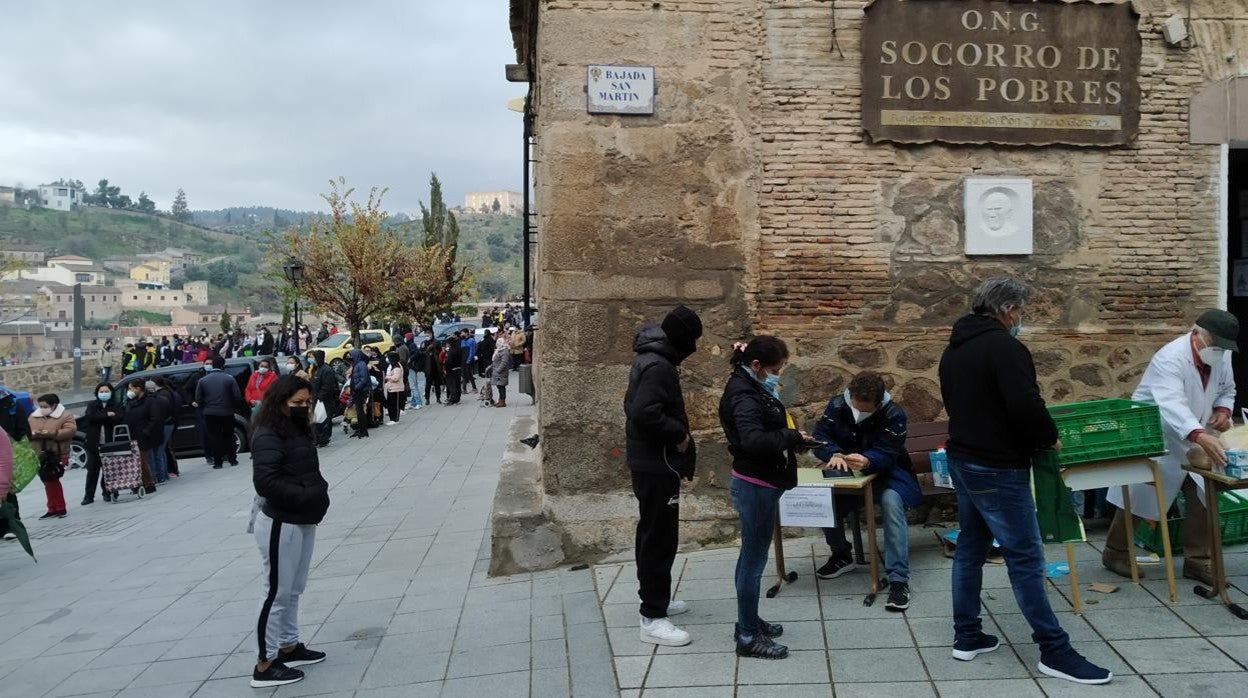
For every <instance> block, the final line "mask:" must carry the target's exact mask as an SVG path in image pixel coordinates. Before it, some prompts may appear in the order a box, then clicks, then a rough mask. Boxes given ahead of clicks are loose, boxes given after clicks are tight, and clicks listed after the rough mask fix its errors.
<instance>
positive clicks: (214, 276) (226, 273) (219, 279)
mask: <svg viewBox="0 0 1248 698" xmlns="http://www.w3.org/2000/svg"><path fill="white" fill-rule="evenodd" d="M207 272H208V283H210V284H212V285H213V286H218V287H220V288H236V287H237V286H238V267H237V266H236V265H235V264H234V262H232V261H230V260H228V259H222V260H217V261H215V262H213V263H212V264H209V265H208V269H207Z"/></svg>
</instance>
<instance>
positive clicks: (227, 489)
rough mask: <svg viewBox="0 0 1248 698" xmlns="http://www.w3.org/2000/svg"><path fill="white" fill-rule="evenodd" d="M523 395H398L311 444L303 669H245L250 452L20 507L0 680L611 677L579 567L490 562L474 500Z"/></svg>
mask: <svg viewBox="0 0 1248 698" xmlns="http://www.w3.org/2000/svg"><path fill="white" fill-rule="evenodd" d="M517 402H518V403H525V406H523V407H518V408H517V407H513V408H506V409H489V408H480V407H478V406H477V405H476V404H475V402H470V401H469V400H467V399H465V401H464V403H463V404H461V405H458V406H455V407H441V406H437V405H435V406H433V407H426V408H425V409H423V410H420V411H412V410H409V411H408V412H406V413H404V415H403V418H402V421H401V422H400V424H399V425H398V426H390V427H383V428H379V429H375V430H373V431H372V437H371V438H369V439H368V440H367V441H359V440H355V439H347V438H345V437H344V436H343V433H342V429H341V428H338V429H337V430H336V432H335V434H334V441H333V444H332V445H331V446H330V447H329V448H327V449H325V450H323V451H321V462H322V470H323V472H324V473H325V476H326V479H328V480H329V482H330V486H331V489H330V497H331V500H332V504H331V506H330V509H329V513H328V515H327V516H326V518H325V521H324V522H323V523H322V524H321V525H320V526H319V527H318V529H317V541H316V552H315V558H314V560H313V567H312V571H311V574H310V579H309V582H308V588H307V592H306V593H305V594H304V596H303V599H302V603H301V608H300V624H301V630H302V636H301V637H302V639H303V640H304V641H305V642H307V643H308V644H309V645H310V646H312V647H315V648H317V649H321V650H324V651H325V652H328V653H329V658H328V660H327V661H326V662H324V663H322V664H319V665H315V666H310V667H305V670H306V672H307V678H306V679H304V680H303V681H302V682H300V683H297V684H293V685H290V686H284V687H281V688H278V689H266V690H259V689H252V688H250V687H249V686H248V685H247V681H248V679H249V678H250V672H251V669H252V666H253V663H254V657H255V649H254V646H255V632H254V628H255V622H256V611H257V608H258V605H259V600H260V559H259V553H258V551H257V549H256V544H255V541H254V539H253V538H252V536H251V535H249V534H247V533H246V532H245V529H246V526H247V517H248V514H249V510H250V506H251V496H252V488H251V468H250V467H249V463H248V459H247V457H246V456H244V457H243V458H242V461H241V464H240V465H239V467H237V468H230V467H228V466H227V467H226V468H225V469H224V470H217V471H214V470H212V469H210V468H209V467H207V466H206V465H205V464H204V461H203V460H202V459H194V460H184V461H183V462H182V463H181V464H180V465H181V470H182V473H183V475H182V477H180V478H178V479H176V480H173V481H171V482H170V483H169V484H168V485H165V486H162V487H161V489H160V491H159V492H157V493H156V494H155V495H152V496H149V497H147V498H144V499H142V500H137V499H134V498H132V497H127V498H126V499H127V501H123V502H122V503H120V504H106V503H104V502H103V501H102V500H99V499H97V500H96V503H95V504H92V505H91V506H89V507H80V506H78V505H77V503H78V501H79V500H80V499H81V492H82V485H83V476H82V472H81V471H71V472H70V473H69V474H68V475H67V476H66V478H65V481H64V485H65V490H66V497H67V499H69V500H70V515H69V518H67V519H64V520H49V521H38V520H36V518H35V517H36V516H38V514H40V513H42V511H43V501H44V500H43V491H42V488H41V487H39V485H38V484H34V485H32V486H31V487H30V488H28V490H27V491H26V492H23V493H22V496H21V502H22V510H23V511H24V512H25V513H26V514H27V524H28V526H29V527H30V529H31V532H32V534H33V535H34V537H35V541H34V543H35V546H36V554H37V555H38V556H39V563H38V564H35V563H33V562H31V561H30V559H29V558H27V557H26V556H25V554H24V553H22V552H21V551H20V550H19V549H18V546H17V545H16V543H8V542H6V543H3V544H0V696H4V697H5V698H37V697H40V696H75V695H90V696H92V698H97V697H103V696H110V697H115V698H123V697H125V698H131V697H136V696H153V697H159V698H178V697H181V696H197V697H201V698H202V697H207V696H231V697H233V696H244V697H246V696H275V697H276V696H302V695H314V694H325V695H332V696H358V697H359V698H365V697H368V698H374V697H381V696H433V695H444V696H459V695H471V696H482V695H489V696H491V697H492V698H497V697H502V696H525V695H530V694H531V695H535V696H561V695H570V694H572V692H574V691H575V693H576V694H577V695H616V693H617V689H616V684H615V676H614V673H613V671H612V666H611V659H610V651H609V646H608V644H607V636H606V627H605V624H604V622H603V618H602V614H601V611H600V609H599V606H598V602H597V595H596V594H595V592H594V584H593V578H592V573H591V572H590V571H589V570H582V571H579V572H574V571H570V570H557V571H552V572H547V573H542V574H532V575H518V576H514V577H505V578H498V579H490V578H487V576H486V569H487V567H488V559H487V558H488V554H489V535H488V534H489V513H490V508H491V502H492V498H493V495H494V490H495V487H496V484H497V479H498V470H499V464H500V462H501V456H502V449H503V446H504V443H505V441H506V439H507V438H508V428H507V427H508V423H509V421H510V420H511V418H512V417H513V416H515V415H516V414H517V413H518V412H528V411H530V410H531V409H532V408H530V407H528V406H527V402H528V401H527V400H524V399H523V398H521V399H520V400H517Z"/></svg>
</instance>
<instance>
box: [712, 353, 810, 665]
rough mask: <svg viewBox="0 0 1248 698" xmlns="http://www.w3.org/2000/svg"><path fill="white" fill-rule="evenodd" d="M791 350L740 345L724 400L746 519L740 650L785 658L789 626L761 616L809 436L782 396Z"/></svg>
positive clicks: (736, 488)
mask: <svg viewBox="0 0 1248 698" xmlns="http://www.w3.org/2000/svg"><path fill="white" fill-rule="evenodd" d="M788 360H789V348H788V347H787V346H786V345H785V343H784V341H783V340H781V339H780V338H778V337H769V336H759V337H755V338H754V339H753V340H751V341H750V343H749V344H747V345H744V346H742V345H737V347H736V348H735V350H734V352H733V355H732V376H731V377H729V379H728V385H727V386H726V387H725V388H724V395H723V397H721V398H720V400H719V423H720V425H722V426H723V429H724V435H725V436H726V437H727V439H728V451H729V452H730V453H731V454H732V484H731V486H730V490H731V492H732V505H733V507H734V508H735V509H736V510H737V513H738V514H739V515H740V517H741V552H740V555H739V556H738V557H737V570H736V587H737V625H736V630H735V633H734V635H735V637H736V641H737V642H736V644H737V655H738V656H741V657H759V658H763V659H784V658H785V657H787V656H788V655H789V650H788V648H787V647H785V646H784V645H780V644H777V643H776V642H775V641H774V640H773V638H776V637H779V636H780V635H781V634H782V633H783V632H784V628H782V627H781V626H780V625H777V624H773V623H768V622H766V621H764V620H763V619H761V618H759V616H758V591H759V586H760V581H761V579H762V576H763V568H764V567H766V566H767V547H768V546H769V545H770V544H771V538H772V532H773V531H774V529H775V525H776V515H777V508H778V506H779V503H780V495H782V494H784V492H785V490H789V489H792V488H793V487H795V486H797V456H796V452H797V451H798V450H801V449H802V447H803V443H804V442H807V441H810V437H809V436H808V435H807V434H805V433H804V432H802V431H799V430H797V429H796V428H794V425H793V420H792V418H790V417H789V414H788V411H787V410H786V409H785V407H784V403H782V402H780V398H779V381H780V372H781V371H783V370H784V367H785V364H787V363H788Z"/></svg>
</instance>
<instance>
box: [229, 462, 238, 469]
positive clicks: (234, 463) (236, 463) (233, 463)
mask: <svg viewBox="0 0 1248 698" xmlns="http://www.w3.org/2000/svg"><path fill="white" fill-rule="evenodd" d="M236 465H238V461H236V460H232V461H230V467H231V468H233V467H234V466H236Z"/></svg>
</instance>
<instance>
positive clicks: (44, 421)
mask: <svg viewBox="0 0 1248 698" xmlns="http://www.w3.org/2000/svg"><path fill="white" fill-rule="evenodd" d="M29 421H30V445H31V446H33V447H34V449H35V453H38V454H40V455H39V457H40V466H39V479H40V480H42V481H43V489H44V492H45V493H46V494H47V496H48V513H46V514H44V515H43V516H40V517H39V518H41V519H50V518H53V517H57V518H62V519H63V518H65V515H66V514H67V513H68V512H67V511H66V508H65V490H64V489H62V488H61V477H62V476H63V475H64V474H65V464H66V463H67V462H68V461H69V444H70V442H71V441H73V440H74V432H76V431H77V430H78V428H77V425H76V424H75V422H74V415H72V414H70V412H69V410H66V409H65V406H64V405H62V404H61V399H60V398H59V397H57V396H56V395H53V394H51V393H49V394H47V395H41V396H39V409H37V410H35V411H34V413H32V414H31V415H30V420H29ZM44 454H46V455H44ZM44 458H48V459H52V460H51V462H49V463H47V464H46V465H45V464H44V460H43V459H44Z"/></svg>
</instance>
